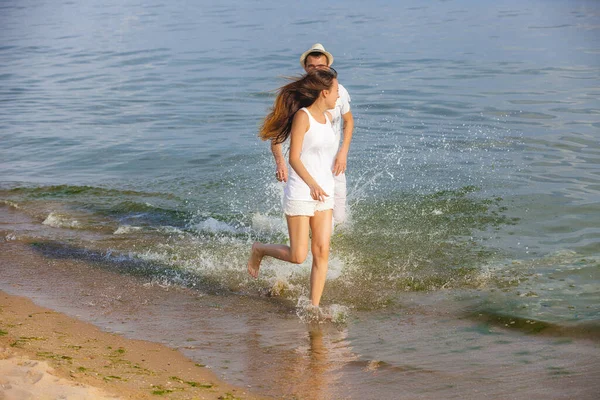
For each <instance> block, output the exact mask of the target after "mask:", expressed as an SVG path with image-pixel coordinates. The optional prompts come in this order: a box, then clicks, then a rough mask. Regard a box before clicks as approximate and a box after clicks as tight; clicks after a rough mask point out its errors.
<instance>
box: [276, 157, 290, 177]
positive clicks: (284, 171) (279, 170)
mask: <svg viewBox="0 0 600 400" xmlns="http://www.w3.org/2000/svg"><path fill="white" fill-rule="evenodd" d="M275 177H276V178H277V180H278V181H279V182H287V180H288V168H287V165H286V164H285V161H283V162H278V163H277V165H276V170H275Z"/></svg>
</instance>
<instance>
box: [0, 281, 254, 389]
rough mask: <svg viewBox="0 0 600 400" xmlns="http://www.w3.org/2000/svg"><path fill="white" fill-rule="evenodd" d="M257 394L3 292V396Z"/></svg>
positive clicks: (177, 356) (169, 354)
mask: <svg viewBox="0 0 600 400" xmlns="http://www.w3.org/2000/svg"><path fill="white" fill-rule="evenodd" d="M161 397H164V398H169V399H256V398H258V397H256V396H252V395H250V394H248V393H246V392H245V391H244V390H243V389H241V388H236V387H233V386H231V385H228V384H226V383H224V382H222V381H220V380H219V379H218V378H216V377H215V375H214V374H213V373H212V372H211V371H210V370H209V369H207V368H205V367H204V366H203V365H200V364H197V363H194V362H193V361H191V360H189V359H188V358H186V357H184V356H183V355H182V354H181V353H180V352H178V351H176V350H174V349H170V348H168V347H166V346H163V345H160V344H156V343H151V342H146V341H140V340H130V339H126V338H124V337H122V336H119V335H116V334H112V333H107V332H103V331H101V330H100V329H98V328H97V327H95V326H93V325H91V324H89V323H85V322H82V321H79V320H77V319H74V318H70V317H68V316H66V315H64V314H61V313H58V312H55V311H53V310H50V309H47V308H43V307H39V306H37V305H35V304H34V303H33V302H32V301H31V300H29V299H27V298H24V297H18V296H12V295H8V294H6V293H4V292H0V399H3V400H12V399H14V400H17V399H18V400H24V399H57V398H60V399H156V398H161Z"/></svg>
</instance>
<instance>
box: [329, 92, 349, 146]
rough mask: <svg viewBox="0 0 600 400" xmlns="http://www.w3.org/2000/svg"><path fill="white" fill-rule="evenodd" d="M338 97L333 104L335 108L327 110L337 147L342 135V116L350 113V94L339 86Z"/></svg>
mask: <svg viewBox="0 0 600 400" xmlns="http://www.w3.org/2000/svg"><path fill="white" fill-rule="evenodd" d="M339 92H340V97H339V98H338V99H337V100H336V102H335V108H333V109H331V110H328V111H329V112H330V113H331V117H332V119H331V124H332V125H333V131H334V132H335V137H336V139H337V143H338V147H339V143H340V140H341V138H342V134H343V133H344V118H342V116H343V115H344V114H346V113H348V112H350V101H351V99H350V94H349V93H348V91H347V90H346V88H345V87H343V86H342V85H341V84H340V85H339Z"/></svg>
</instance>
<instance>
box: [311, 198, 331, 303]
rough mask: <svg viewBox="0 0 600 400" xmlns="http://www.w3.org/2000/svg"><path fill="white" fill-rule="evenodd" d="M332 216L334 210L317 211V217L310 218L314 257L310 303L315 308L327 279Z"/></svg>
mask: <svg viewBox="0 0 600 400" xmlns="http://www.w3.org/2000/svg"><path fill="white" fill-rule="evenodd" d="M332 215H333V212H332V210H326V211H317V212H316V213H315V216H314V217H311V218H310V230H311V232H312V245H311V250H312V256H313V263H312V271H311V273H310V301H311V303H312V305H313V306H318V305H319V302H320V301H321V295H322V294H323V288H324V287H325V280H326V278H327V264H328V262H329V242H330V240H331V219H332Z"/></svg>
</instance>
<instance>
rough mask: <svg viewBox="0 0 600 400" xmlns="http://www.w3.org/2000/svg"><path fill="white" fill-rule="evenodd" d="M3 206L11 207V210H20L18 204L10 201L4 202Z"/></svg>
mask: <svg viewBox="0 0 600 400" xmlns="http://www.w3.org/2000/svg"><path fill="white" fill-rule="evenodd" d="M2 204H4V205H6V206H9V207H11V208H14V209H17V210H18V209H19V208H20V207H19V205H18V204H17V203H15V202H13V201H10V200H2Z"/></svg>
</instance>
